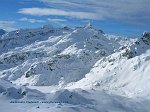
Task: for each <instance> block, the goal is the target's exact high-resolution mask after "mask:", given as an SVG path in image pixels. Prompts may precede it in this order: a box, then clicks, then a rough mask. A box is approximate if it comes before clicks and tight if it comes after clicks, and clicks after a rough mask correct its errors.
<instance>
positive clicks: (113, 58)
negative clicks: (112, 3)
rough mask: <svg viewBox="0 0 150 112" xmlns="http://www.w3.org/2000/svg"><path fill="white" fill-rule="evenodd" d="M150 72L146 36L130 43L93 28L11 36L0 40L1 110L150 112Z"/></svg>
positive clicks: (28, 31)
mask: <svg viewBox="0 0 150 112" xmlns="http://www.w3.org/2000/svg"><path fill="white" fill-rule="evenodd" d="M149 71H150V33H148V32H145V33H143V35H142V37H141V38H139V39H128V38H123V37H118V36H114V35H108V34H105V33H104V32H103V31H102V30H98V29H95V28H94V27H93V26H91V25H90V24H88V25H86V26H83V27H77V28H73V29H71V28H68V27H64V28H57V29H56V28H53V27H51V26H49V25H46V26H43V27H41V28H35V29H21V30H17V31H13V32H8V33H6V34H4V35H2V36H1V37H0V110H3V112H16V111H17V112H43V111H44V112H49V111H54V112H62V111H63V112H85V111H86V112H150V108H149V105H150V97H149V95H150V91H149V89H150V86H149V85H150V84H149V78H150V77H149ZM14 102H15V103H14ZM17 102H22V103H17ZM31 102H32V103H31ZM8 107H9V108H11V110H9V108H8Z"/></svg>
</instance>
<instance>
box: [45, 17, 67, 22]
mask: <svg viewBox="0 0 150 112" xmlns="http://www.w3.org/2000/svg"><path fill="white" fill-rule="evenodd" d="M47 20H48V21H49V22H66V21H67V20H65V19H51V18H48V19H47Z"/></svg>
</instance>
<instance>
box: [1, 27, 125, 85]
mask: <svg viewBox="0 0 150 112" xmlns="http://www.w3.org/2000/svg"><path fill="white" fill-rule="evenodd" d="M51 31H53V32H51ZM31 34H32V35H33V34H34V35H33V36H31ZM16 35H17V36H16ZM114 38H115V39H116V40H115V39H114ZM114 38H113V37H111V38H110V36H108V35H105V34H104V33H103V32H102V31H101V30H97V29H95V28H93V27H92V26H91V25H87V26H84V27H79V28H76V29H74V30H71V29H69V28H66V27H65V28H62V29H55V30H51V29H49V28H47V27H46V28H44V29H43V28H40V29H32V30H27V31H26V30H19V31H15V32H10V33H8V34H6V35H3V36H2V38H1V42H2V43H3V44H1V45H2V49H1V50H3V51H4V52H6V53H4V52H2V54H1V55H0V70H1V71H0V78H3V79H7V80H10V81H12V82H13V83H16V84H22V85H26V84H29V85H55V84H59V82H60V81H61V82H62V81H63V82H64V84H66V83H69V82H75V81H78V80H80V79H82V78H83V77H84V76H85V74H86V73H88V72H89V71H90V69H91V67H92V66H93V65H94V64H95V63H96V62H97V61H98V60H99V59H101V58H102V57H105V56H108V55H110V54H111V53H113V52H114V50H115V49H117V48H118V47H120V46H121V43H120V41H127V39H122V40H117V37H114ZM35 40H36V41H35ZM37 40H38V41H37ZM112 40H113V41H112ZM114 40H115V41H114ZM14 42H15V43H16V44H14ZM31 43H32V44H31ZM17 46H19V47H17ZM9 48H11V49H12V50H9ZM8 50H9V51H8ZM7 51H8V52H7Z"/></svg>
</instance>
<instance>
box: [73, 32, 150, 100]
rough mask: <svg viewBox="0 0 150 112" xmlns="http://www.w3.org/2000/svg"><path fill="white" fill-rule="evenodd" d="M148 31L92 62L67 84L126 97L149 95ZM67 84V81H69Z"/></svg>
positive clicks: (149, 42) (149, 38)
mask: <svg viewBox="0 0 150 112" xmlns="http://www.w3.org/2000/svg"><path fill="white" fill-rule="evenodd" d="M149 72H150V34H149V33H144V34H143V36H142V37H141V38H140V39H139V40H137V41H136V42H134V43H131V44H129V45H127V46H126V45H125V46H122V47H121V48H120V50H119V51H117V52H116V53H113V54H111V55H109V56H107V57H104V58H102V59H100V60H99V61H97V62H96V64H95V65H94V66H93V68H92V69H91V71H90V72H89V73H88V74H86V75H85V78H83V79H81V80H80V81H78V82H76V83H75V84H73V86H72V87H71V88H76V87H77V88H78V87H81V88H90V87H96V88H99V89H103V90H105V91H108V92H113V93H115V94H121V95H125V96H127V97H137V96H138V97H143V96H144V97H147V98H149V95H150V91H149V89H150V83H149V78H150V76H149ZM70 85H71V84H70Z"/></svg>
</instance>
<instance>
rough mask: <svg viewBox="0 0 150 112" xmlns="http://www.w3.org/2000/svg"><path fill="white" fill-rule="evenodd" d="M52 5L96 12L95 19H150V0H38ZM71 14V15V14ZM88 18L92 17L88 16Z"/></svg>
mask: <svg viewBox="0 0 150 112" xmlns="http://www.w3.org/2000/svg"><path fill="white" fill-rule="evenodd" d="M37 1H41V2H43V3H45V4H49V5H50V6H51V7H55V8H59V9H65V10H68V11H73V12H78V11H83V12H84V13H92V14H94V16H93V19H96V20H97V19H102V18H103V19H121V20H136V19H137V18H139V19H150V8H149V4H150V0H37ZM70 16H71V15H70ZM86 19H91V18H88V17H86Z"/></svg>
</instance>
